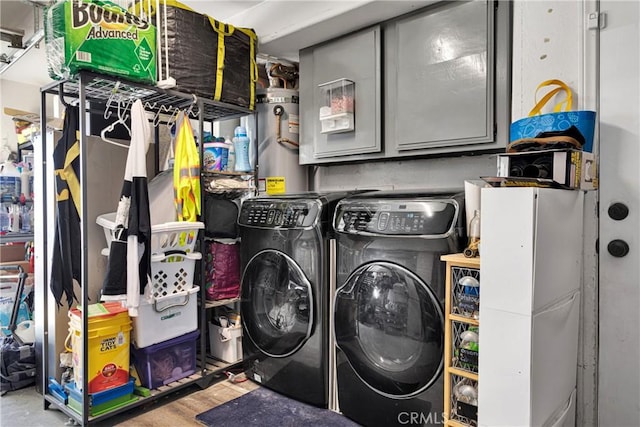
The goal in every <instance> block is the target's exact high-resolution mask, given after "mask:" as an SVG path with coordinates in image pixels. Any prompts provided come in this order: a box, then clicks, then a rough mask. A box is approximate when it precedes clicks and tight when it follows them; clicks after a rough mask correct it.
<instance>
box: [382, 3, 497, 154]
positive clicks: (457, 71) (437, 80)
mask: <svg viewBox="0 0 640 427" xmlns="http://www.w3.org/2000/svg"><path fill="white" fill-rule="evenodd" d="M501 7H503V8H505V9H507V8H508V7H509V6H508V5H506V4H501ZM504 12H505V13H506V12H508V11H504ZM495 14H496V11H495V7H494V3H493V2H487V1H473V2H451V3H445V4H439V5H436V6H433V7H429V8H426V9H424V10H422V11H421V12H418V13H416V14H413V15H410V16H408V17H404V18H401V19H399V20H397V21H394V22H392V23H390V24H389V25H388V26H387V27H386V28H385V71H386V77H385V86H386V92H385V94H386V104H385V105H386V110H385V125H386V131H385V132H386V134H385V135H386V140H387V143H388V145H389V146H388V147H387V151H388V153H387V156H388V157H395V156H403V155H416V154H422V153H420V152H417V150H421V151H422V152H425V153H433V152H450V151H461V149H462V150H475V149H485V148H495V144H494V140H495V135H494V134H495V129H494V126H495V122H496V118H495V111H496V106H497V104H496V82H495V76H496V65H497V64H499V66H500V67H503V68H505V67H508V65H506V63H505V62H504V60H503V59H502V58H501V59H500V61H497V60H496V49H495V46H496V42H495V29H496V26H495V21H496V20H495ZM506 23H508V19H507V20H506ZM507 26H508V25H507ZM505 55H506V54H505ZM501 79H502V80H503V81H502V83H500V84H501V87H502V86H504V87H506V86H507V83H506V79H505V76H504V75H501ZM500 107H501V108H502V111H504V112H506V108H507V106H506V105H502V104H501V106H500ZM503 117H504V114H503V115H502V116H501V119H502V118H503ZM503 121H505V120H503ZM506 122H507V123H508V119H507V120H506ZM505 138H506V136H505ZM484 145H488V147H485V146H484ZM491 145H494V147H491ZM503 146H504V144H503ZM452 147H454V148H453V149H451V148H452ZM392 151H394V152H392Z"/></svg>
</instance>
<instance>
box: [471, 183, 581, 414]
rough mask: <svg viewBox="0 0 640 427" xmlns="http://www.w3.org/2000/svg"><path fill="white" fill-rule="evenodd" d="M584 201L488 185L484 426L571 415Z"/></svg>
mask: <svg viewBox="0 0 640 427" xmlns="http://www.w3.org/2000/svg"><path fill="white" fill-rule="evenodd" d="M583 200H584V193H582V192H580V191H570V190H556V189H548V188H525V187H522V188H487V189H483V190H482V201H481V205H482V226H481V256H482V282H483V284H484V286H483V288H482V292H481V294H480V323H481V324H482V330H481V333H480V340H481V342H482V351H481V352H480V355H479V377H480V378H482V381H481V382H480V383H479V390H478V396H479V400H478V424H479V425H481V426H503V425H504V426H506V425H513V426H516V425H518V426H520V425H522V426H524V425H527V426H541V425H543V424H544V425H546V424H547V423H550V422H551V423H553V422H555V421H557V420H558V417H560V416H561V415H562V414H564V415H565V416H567V414H566V412H567V407H571V402H572V396H573V393H574V389H575V387H576V370H577V352H578V322H579V314H580V284H581V274H582V267H581V264H582V246H583V244H582V241H583V239H582V218H583ZM569 418H572V417H569ZM554 420H555V421H554Z"/></svg>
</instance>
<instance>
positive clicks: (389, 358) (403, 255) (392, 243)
mask: <svg viewBox="0 0 640 427" xmlns="http://www.w3.org/2000/svg"><path fill="white" fill-rule="evenodd" d="M463 201H464V199H463V197H462V195H460V194H451V193H443V194H433V193H429V192H415V191H414V192H377V193H369V194H363V195H354V196H351V197H349V198H347V199H344V200H342V201H340V202H339V203H338V205H337V207H336V212H335V217H334V227H335V231H336V241H337V286H338V289H337V292H336V295H335V303H334V328H335V331H334V332H335V341H336V348H337V350H336V353H337V355H336V363H337V395H338V404H339V410H340V411H341V412H342V413H343V414H344V415H346V416H347V417H349V418H351V419H353V420H354V421H356V422H358V423H360V424H363V425H365V426H385V427H388V426H393V425H409V424H411V425H431V424H434V425H435V424H441V423H442V422H443V419H442V411H443V375H442V371H443V354H444V345H445V344H444V312H443V306H444V287H445V266H444V263H442V262H441V261H440V256H441V255H443V254H446V253H454V252H459V251H460V250H461V249H462V245H463V243H464V242H463V240H464V225H463V224H464V223H465V222H464V214H463V212H464V207H463Z"/></svg>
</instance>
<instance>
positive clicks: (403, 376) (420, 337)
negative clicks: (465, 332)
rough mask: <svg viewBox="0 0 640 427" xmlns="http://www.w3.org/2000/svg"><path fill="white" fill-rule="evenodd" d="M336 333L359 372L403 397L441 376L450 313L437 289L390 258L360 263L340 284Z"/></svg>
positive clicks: (385, 391)
mask: <svg viewBox="0 0 640 427" xmlns="http://www.w3.org/2000/svg"><path fill="white" fill-rule="evenodd" d="M335 333H336V342H337V345H338V347H339V348H340V349H341V350H342V351H343V352H344V353H345V356H346V357H347V360H348V361H349V364H350V365H351V367H352V368H353V369H354V370H355V372H356V373H357V374H358V376H359V377H360V378H361V379H362V380H363V381H364V382H365V383H366V384H367V385H369V387H371V388H372V389H374V390H376V391H377V392H379V393H381V394H383V395H386V396H392V397H397V398H406V397H410V396H413V395H415V394H417V393H420V392H421V391H423V390H425V389H426V388H428V387H429V386H431V384H432V383H433V382H435V380H436V379H437V378H438V376H439V375H440V372H441V370H442V366H443V360H442V357H443V352H444V318H443V313H442V308H441V307H440V303H439V302H438V300H437V298H436V296H435V295H434V293H433V291H432V290H431V289H430V288H429V287H428V286H427V285H426V284H425V283H424V282H423V281H422V280H421V279H420V278H419V277H418V276H416V275H415V274H414V273H412V272H411V271H409V270H407V269H406V268H404V267H401V266H399V265H396V264H392V263H389V262H372V263H368V264H365V265H362V266H360V267H359V268H357V269H356V270H355V271H354V272H353V273H352V274H351V275H350V276H349V278H348V279H347V281H346V283H345V284H344V286H342V287H341V288H340V289H338V291H337V294H336V302H335Z"/></svg>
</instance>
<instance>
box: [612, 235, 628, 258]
mask: <svg viewBox="0 0 640 427" xmlns="http://www.w3.org/2000/svg"><path fill="white" fill-rule="evenodd" d="M607 250H608V251H609V253H610V254H611V255H612V256H614V257H616V258H622V257H623V256H626V255H627V254H628V253H629V245H628V244H627V242H625V241H624V240H620V239H615V240H612V241H610V242H609V244H608V245H607Z"/></svg>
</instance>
